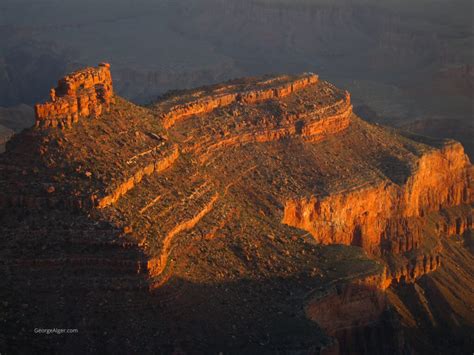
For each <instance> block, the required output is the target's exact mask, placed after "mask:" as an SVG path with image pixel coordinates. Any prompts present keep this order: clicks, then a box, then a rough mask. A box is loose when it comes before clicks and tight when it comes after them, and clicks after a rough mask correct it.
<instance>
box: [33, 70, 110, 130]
mask: <svg viewBox="0 0 474 355" xmlns="http://www.w3.org/2000/svg"><path fill="white" fill-rule="evenodd" d="M113 95H114V92H113V86H112V76H111V74H110V64H108V63H101V64H99V66H98V67H97V68H87V69H83V70H80V71H77V72H75V73H72V74H70V75H67V76H65V77H64V78H62V79H61V80H59V82H58V86H57V87H56V88H55V89H54V88H53V89H51V91H50V101H49V102H46V103H44V104H37V105H36V106H35V113H36V126H37V127H44V128H48V127H57V126H60V127H70V126H71V125H72V123H75V122H77V121H78V120H79V119H80V118H86V117H90V116H100V115H101V114H102V112H104V111H108V110H109V109H110V105H111V103H112V101H113Z"/></svg>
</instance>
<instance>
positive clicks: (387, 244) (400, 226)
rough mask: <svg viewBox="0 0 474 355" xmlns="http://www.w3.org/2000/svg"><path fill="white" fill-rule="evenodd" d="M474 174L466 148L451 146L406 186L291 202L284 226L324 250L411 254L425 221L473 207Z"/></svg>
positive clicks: (384, 185) (424, 160) (431, 155)
mask: <svg viewBox="0 0 474 355" xmlns="http://www.w3.org/2000/svg"><path fill="white" fill-rule="evenodd" d="M470 172H471V165H470V162H469V159H468V158H467V156H466V155H465V154H464V150H463V148H462V146H461V145H460V144H459V143H449V144H447V145H445V146H443V147H442V148H441V149H440V150H433V151H431V152H428V153H426V154H425V155H424V156H422V157H421V159H420V160H419V162H418V166H417V167H416V168H415V169H414V172H413V173H412V175H411V176H410V177H409V178H408V181H407V182H406V183H405V184H403V185H398V184H395V183H392V182H389V181H382V182H380V183H379V184H377V185H369V186H364V187H360V188H356V189H353V190H348V191H341V192H338V193H332V194H330V195H329V196H326V197H317V196H313V197H311V198H303V199H294V200H289V201H287V202H286V205H285V209H284V216H283V223H285V224H288V225H291V226H294V227H297V228H301V229H304V230H307V231H309V232H310V233H311V234H312V235H313V236H314V237H315V238H316V239H317V240H318V241H319V242H321V243H323V244H335V243H336V244H346V245H357V246H361V247H363V248H364V249H365V250H367V251H368V252H369V253H371V254H376V255H380V254H383V253H384V252H391V253H400V252H405V251H408V250H411V249H416V248H417V246H418V244H419V243H420V238H422V233H421V227H422V225H423V223H424V222H423V221H422V219H421V217H424V216H425V215H426V214H427V213H429V212H432V211H439V210H440V209H441V208H446V207H452V206H457V205H461V204H467V203H471V202H472V200H473V195H472V187H471V186H470V178H469V175H470V174H471V173H470ZM471 223H472V222H471ZM467 224H469V223H467V222H466V223H461V226H463V225H466V228H468V227H469V226H467ZM460 232H462V231H460Z"/></svg>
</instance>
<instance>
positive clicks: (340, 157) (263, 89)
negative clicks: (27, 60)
mask: <svg viewBox="0 0 474 355" xmlns="http://www.w3.org/2000/svg"><path fill="white" fill-rule="evenodd" d="M36 112H37V125H36V127H35V128H33V129H30V130H28V131H25V132H22V133H21V134H19V135H16V136H15V137H13V139H12V140H11V141H9V142H8V143H7V146H6V148H7V151H6V153H5V154H2V155H1V156H0V169H1V171H2V180H1V181H0V210H1V211H2V214H1V217H0V221H1V222H2V224H1V227H0V229H1V231H2V236H3V237H2V239H1V243H2V244H1V248H0V250H1V256H2V260H4V262H3V263H2V264H1V267H2V272H3V273H4V274H5V277H4V278H3V280H4V281H2V282H3V283H2V284H1V285H0V286H1V287H2V289H3V290H8V292H6V291H5V296H4V297H3V299H5V301H4V302H6V303H7V306H5V310H4V311H5V312H4V313H5V315H6V316H5V319H6V322H7V323H8V324H9V325H10V324H13V325H12V326H10V327H8V331H7V332H6V333H5V334H6V336H5V338H0V341H2V343H0V345H1V346H2V348H3V347H4V348H5V349H7V351H10V352H21V351H25V352H26V351H31V350H37V351H64V350H65V349H66V350H67V349H68V347H71V349H72V348H76V347H78V346H79V347H81V348H84V349H85V350H87V351H91V352H112V351H117V349H119V350H120V351H126V352H138V351H140V352H153V351H156V349H163V352H165V353H173V352H183V351H184V352H195V351H198V352H207V353H208V352H217V353H218V352H220V351H223V352H227V351H231V352H232V351H234V352H235V351H238V352H242V353H245V352H251V353H254V352H261V351H269V352H313V353H322V354H323V353H331V352H335V353H347V352H350V349H351V348H352V349H357V351H359V352H371V353H381V352H384V353H387V351H388V350H390V351H389V352H393V353H402V352H407V351H411V350H412V346H414V347H415V348H416V349H418V350H419V349H422V348H420V347H419V346H422V345H419V344H417V343H416V342H415V343H412V342H411V341H410V342H408V340H407V339H408V338H410V337H407V338H406V337H405V335H404V333H403V327H404V324H405V323H403V322H411V321H412V318H413V317H411V316H409V313H410V312H408V311H407V310H406V309H407V308H409V307H410V305H409V304H408V301H407V300H406V298H404V295H403V294H402V293H400V292H402V291H401V290H403V289H404V288H406V287H414V288H415V290H418V288H416V287H418V285H419V284H420V283H421V282H424V281H423V280H427V279H430V278H431V277H434V276H431V275H442V276H441V277H443V279H442V280H441V281H439V282H441V283H442V282H444V281H443V280H448V281H449V284H450V285H453V282H451V281H450V280H451V278H452V270H453V268H452V260H453V257H452V255H451V254H453V253H457V254H456V255H460V257H461V259H462V260H463V263H464V262H465V263H466V264H468V263H469V260H470V259H469V256H468V255H469V252H468V251H466V247H464V246H462V245H459V246H457V247H453V248H452V247H451V246H452V244H453V243H455V241H456V240H457V239H456V238H461V235H462V236H464V238H467V236H468V235H470V233H471V230H472V226H473V214H472V203H473V202H474V201H473V196H474V195H473V190H472V177H473V168H472V165H471V163H470V162H469V159H468V158H467V156H466V155H465V154H464V151H463V147H462V146H461V145H460V144H459V143H457V142H455V141H451V140H437V139H431V138H426V137H419V136H415V135H412V134H408V133H403V132H399V131H396V130H393V129H390V128H386V127H381V126H378V125H372V124H369V123H367V122H365V121H363V120H362V119H360V118H359V117H357V116H356V115H355V114H354V113H353V111H352V103H351V98H350V95H349V93H348V92H346V91H343V90H340V89H338V88H336V87H335V86H333V85H332V84H330V83H328V82H326V81H323V80H320V79H319V78H318V77H317V76H316V75H314V74H303V75H299V76H277V77H265V78H249V79H240V80H234V81H230V82H227V83H224V84H220V85H213V86H209V87H204V88H198V89H194V90H186V91H183V92H173V93H170V94H167V95H165V96H163V97H161V98H160V99H159V100H158V101H157V102H155V103H154V104H152V105H150V106H148V107H139V106H136V105H134V104H132V103H130V102H127V101H126V100H124V99H122V98H120V97H114V95H113V91H112V80H111V77H110V71H109V67H108V66H107V65H102V66H99V68H89V69H86V70H84V71H79V72H76V73H74V74H72V75H69V76H66V77H65V78H64V79H62V80H61V81H60V83H59V85H58V88H57V89H55V90H54V91H52V93H51V102H49V103H46V104H43V105H38V106H37V109H36ZM91 116H96V117H97V119H87V118H88V117H91ZM73 122H76V124H74V125H71V123H73ZM63 127H68V128H69V129H60V128H63ZM44 128H49V129H44ZM450 253H451V254H450ZM445 262H446V263H447V266H448V270H449V272H445V273H443V272H444V271H440V270H443V268H444V264H445ZM450 275H451V276H450ZM463 282H465V283H466V284H468V285H467V287H469V283H470V282H472V275H471V278H470V279H469V277H468V276H466V277H464V278H463ZM453 287H454V286H450V289H453ZM425 288H426V290H432V289H435V290H438V291H436V292H438V296H437V297H438V298H436V299H439V302H446V303H445V304H448V305H449V307H451V308H449V309H447V310H446V311H447V312H449V310H450V309H453V310H454V309H458V308H456V307H458V306H457V304H456V303H455V302H454V301H452V299H455V296H451V295H450V294H447V293H443V292H441V291H439V289H440V288H439V287H438V288H437V287H433V286H432V285H431V284H430V285H428V286H426V287H425ZM452 292H454V291H452ZM456 292H458V293H459V292H460V291H459V290H457V291H456ZM440 294H441V296H439V295H440ZM444 294H446V295H447V296H446V297H448V296H449V299H444V298H443V297H444V296H442V295H444ZM387 295H388V297H387ZM466 295H467V294H464V293H463V294H462V297H464V298H462V299H463V302H465V303H466V304H469V302H470V301H469V300H468V299H467V298H468V297H467V296H466ZM420 297H421V296H420ZM420 299H422V298H420ZM423 302H424V301H423ZM25 304H26V305H27V306H24V305H25ZM49 304H55V305H58V307H59V308H58V310H51V309H49V308H45V305H49ZM423 304H425V305H426V304H427V303H426V302H424V303H423ZM423 307H424V306H423ZM45 309H46V310H45ZM302 310H304V311H302ZM453 312H454V311H453ZM431 313H433V312H431ZM431 313H429V312H428V313H427V314H431ZM441 313H442V312H441ZM66 314H67V315H68V316H67V317H66V316H64V315H66ZM397 314H398V315H397ZM443 314H444V313H443ZM456 314H457V313H456ZM457 316H458V317H459V324H463V325H464V324H471V323H469V322H472V321H473V319H474V315H473V314H472V312H471V313H469V312H467V311H466V312H463V313H462V314H460V315H459V314H457ZM440 317H441V316H440ZM48 318H49V319H52V320H54V321H55V324H52V323H51V325H50V324H46V323H48V322H47V321H46V320H47V319H48ZM157 320H159V321H157ZM51 322H52V321H51ZM415 323H416V322H415ZM33 324H35V325H34V326H33ZM37 324H44V326H45V327H46V326H48V327H49V326H52V327H58V326H61V327H64V328H77V327H80V336H78V337H77V338H74V339H73V340H70V342H68V341H67V340H66V339H64V340H63V339H59V340H58V338H56V340H54V341H51V338H48V337H45V338H38V337H36V338H35V339H33V340H32V339H31V336H30V335H31V334H30V333H31V331H30V328H31V327H33V328H34V327H35V326H37ZM203 324H205V326H203ZM407 324H408V323H407ZM410 324H411V323H410ZM104 332H106V333H104ZM132 336H133V338H134V339H137V340H136V341H134V342H133V343H130V342H126V341H124V339H128V338H130V337H132ZM104 337H105V339H106V340H107V341H106V342H104ZM427 337H428V336H427ZM97 339H100V340H97ZM377 339H378V340H377ZM427 339H428V338H427ZM453 339H454V338H453ZM456 341H457V340H456ZM104 344H105V345H104ZM413 344H414V345H413ZM466 344H468V345H469V344H470V343H469V341H467V342H466ZM455 346H458V347H459V348H460V349H461V348H462V347H463V346H464V345H462V344H461V343H460V342H459V341H457V342H455ZM387 349H388V350H387Z"/></svg>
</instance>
